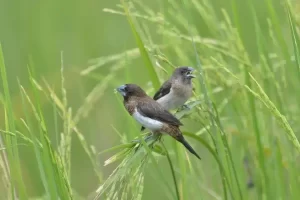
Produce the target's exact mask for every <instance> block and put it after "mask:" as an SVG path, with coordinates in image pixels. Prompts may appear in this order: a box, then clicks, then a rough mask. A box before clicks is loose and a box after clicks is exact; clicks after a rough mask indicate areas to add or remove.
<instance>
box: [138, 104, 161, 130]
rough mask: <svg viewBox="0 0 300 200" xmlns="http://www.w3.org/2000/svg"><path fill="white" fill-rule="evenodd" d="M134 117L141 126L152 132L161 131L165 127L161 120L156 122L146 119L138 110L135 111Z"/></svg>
mask: <svg viewBox="0 0 300 200" xmlns="http://www.w3.org/2000/svg"><path fill="white" fill-rule="evenodd" d="M132 116H133V117H134V119H135V120H136V121H137V122H139V123H140V124H141V125H143V126H144V127H146V128H148V129H150V130H152V131H156V130H159V129H161V128H162V127H163V125H164V124H163V123H162V122H161V121H159V120H155V119H152V118H150V117H146V116H144V115H142V114H141V113H139V112H138V110H137V109H135V110H134V112H133V114H132Z"/></svg>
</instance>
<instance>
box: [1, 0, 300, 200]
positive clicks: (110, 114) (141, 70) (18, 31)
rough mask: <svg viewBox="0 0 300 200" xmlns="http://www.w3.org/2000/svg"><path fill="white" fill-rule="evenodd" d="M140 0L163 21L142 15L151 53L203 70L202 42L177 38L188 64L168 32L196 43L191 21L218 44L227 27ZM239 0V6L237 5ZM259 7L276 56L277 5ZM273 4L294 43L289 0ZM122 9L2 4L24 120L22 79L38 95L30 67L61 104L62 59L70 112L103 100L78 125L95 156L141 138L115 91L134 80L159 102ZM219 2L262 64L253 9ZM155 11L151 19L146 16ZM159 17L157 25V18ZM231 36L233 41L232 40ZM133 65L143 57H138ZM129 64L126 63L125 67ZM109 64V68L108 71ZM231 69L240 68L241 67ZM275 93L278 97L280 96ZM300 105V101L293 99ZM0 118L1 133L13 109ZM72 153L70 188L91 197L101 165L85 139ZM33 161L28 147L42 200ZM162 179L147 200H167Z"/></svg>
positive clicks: (105, 1)
mask: <svg viewBox="0 0 300 200" xmlns="http://www.w3.org/2000/svg"><path fill="white" fill-rule="evenodd" d="M139 2H140V3H135V5H136V7H135V9H134V11H135V12H136V13H139V14H141V15H148V16H149V15H152V17H153V16H155V15H156V16H157V21H156V22H155V20H154V22H151V20H150V21H149V20H147V19H143V18H139V17H138V18H136V19H135V20H136V21H137V22H139V23H140V26H141V27H140V28H141V29H142V30H143V33H144V34H142V36H143V37H142V38H143V39H145V40H147V42H148V45H151V43H152V44H158V45H161V46H164V45H166V46H167V47H166V48H164V47H161V48H160V50H159V52H158V54H160V53H161V54H165V55H166V57H167V59H168V60H169V61H170V62H172V63H173V64H174V65H176V66H179V65H188V66H196V65H197V62H196V59H195V53H194V50H193V44H192V42H191V41H189V42H185V43H183V42H182V43H181V42H180V39H178V40H177V39H176V41H175V42H174V43H176V46H177V47H178V46H180V45H182V46H183V50H182V52H180V56H178V55H177V54H178V52H176V51H172V50H169V49H172V44H173V41H172V38H173V37H169V36H166V35H164V34H161V31H164V27H166V30H167V29H168V30H172V29H171V28H174V30H176V31H177V32H181V33H183V34H185V35H189V34H190V33H189V32H188V30H187V28H186V27H184V26H183V25H182V24H179V22H178V21H180V20H178V19H177V17H182V16H186V19H185V20H184V21H186V22H188V23H190V24H192V25H191V29H192V31H191V32H192V33H195V32H197V36H200V37H201V38H211V39H212V40H213V39H214V37H215V32H214V31H215V30H216V29H215V28H212V27H218V26H223V25H224V24H221V23H220V24H210V22H211V21H209V20H207V18H206V17H207V16H204V15H203V14H199V10H198V8H196V7H194V6H191V7H190V9H188V13H187V10H186V9H184V6H182V7H180V6H179V7H178V5H180V4H181V3H177V4H176V5H175V3H174V1H172V2H171V1H166V0H155V1H149V0H141V1H139ZM193 2H195V1H193ZM206 2H207V1H206ZM232 2H235V3H234V4H233V3H232ZM251 2H252V3H253V5H254V7H255V11H256V14H257V15H256V19H255V20H257V22H258V24H259V25H260V27H261V32H262V35H265V36H266V37H265V38H264V42H265V44H267V45H268V44H269V46H270V49H268V50H270V51H269V53H272V50H271V49H272V48H271V47H272V45H273V44H271V40H272V39H270V37H269V31H270V28H269V25H268V21H267V20H266V19H267V18H268V17H270V14H269V12H268V4H267V3H266V2H268V1H261V0H252V1H251ZM270 2H272V6H273V8H274V11H275V12H276V15H277V18H278V20H279V21H278V23H279V27H280V28H281V32H282V33H283V35H284V37H285V38H290V28H289V24H288V21H287V17H286V12H285V9H284V6H283V2H282V1H280V0H273V1H270ZM118 4H120V2H119V1H117V0H85V1H80V0H73V1H58V0H53V1H41V2H37V1H33V0H27V1H15V0H13V1H4V0H1V1H0V26H1V28H0V42H1V45H2V50H3V54H4V58H5V65H6V69H7V74H8V82H9V88H10V92H11V96H12V104H13V109H14V113H15V117H16V118H22V117H24V111H23V109H22V105H21V103H20V102H21V94H20V89H19V83H18V79H19V82H20V83H21V84H22V85H23V87H24V88H25V89H26V90H27V92H28V93H29V94H31V92H32V91H31V87H30V83H29V79H28V70H27V66H28V65H29V64H31V65H32V66H34V68H35V72H36V79H37V81H38V82H39V83H41V84H43V80H44V79H45V80H47V82H48V83H49V85H50V86H51V87H52V88H53V89H54V90H55V91H56V92H57V93H58V96H61V94H60V87H61V62H62V54H63V65H64V77H65V88H66V90H67V97H68V105H69V106H70V107H71V108H72V111H73V113H76V111H77V110H78V109H79V108H80V107H81V106H82V105H85V101H86V97H87V96H88V95H89V94H90V93H91V91H93V90H94V89H95V88H96V89H95V92H96V93H95V94H93V97H94V98H93V100H92V101H91V102H89V103H87V105H90V106H87V107H84V108H85V109H86V110H84V112H86V113H84V114H83V115H82V116H81V117H80V120H79V123H78V128H79V129H80V131H81V133H83V135H84V137H85V140H86V142H87V144H88V145H89V146H93V147H94V148H95V151H96V152H100V151H102V150H104V149H107V148H110V147H112V146H114V145H118V144H120V143H121V138H120V137H119V135H118V134H117V133H116V131H115V129H117V130H119V131H120V132H121V134H125V135H126V134H127V135H128V137H129V138H133V136H134V135H132V133H131V135H130V134H129V133H128V132H130V130H129V129H128V126H127V123H128V122H129V121H128V116H127V114H126V113H125V112H124V110H123V109H122V107H121V106H120V98H118V96H117V95H116V94H115V93H114V88H115V87H116V86H118V85H120V84H123V83H126V82H135V83H137V84H139V85H141V86H142V87H143V88H147V89H148V90H147V91H148V92H149V94H153V92H154V91H153V90H152V89H151V86H150V83H149V82H150V81H149V79H150V77H149V75H148V71H147V69H146V68H145V63H144V62H143V60H142V58H141V57H140V56H139V53H138V50H137V49H136V48H137V44H136V42H135V39H134V37H133V34H132V31H131V30H130V26H129V24H128V21H127V19H126V16H123V15H119V14H114V13H111V12H109V10H108V9H114V10H119V11H120V12H123V11H122V8H120V6H118ZM210 4H211V5H213V8H214V9H215V13H214V14H215V17H216V18H218V19H219V20H220V21H223V22H224V21H226V20H227V19H226V18H225V17H224V11H226V13H227V14H228V17H229V19H230V20H231V21H232V23H233V24H235V23H237V21H236V18H235V15H238V24H239V25H238V26H239V27H238V29H239V30H240V32H239V33H240V37H241V38H240V39H241V40H242V41H243V44H244V47H245V51H246V52H247V55H248V56H249V59H250V60H251V61H252V62H253V63H257V62H258V61H259V58H260V52H258V50H257V48H258V47H257V43H256V42H255V41H256V39H257V36H256V34H255V25H254V23H253V21H254V17H253V12H252V11H251V9H250V7H249V5H248V1H229V0H228V1H219V0H211V1H210ZM292 4H293V5H294V9H295V10H296V11H297V6H299V5H298V2H296V1H294V2H292ZM142 5H144V6H146V7H147V9H145V8H143V9H142ZM182 5H185V3H184V2H182ZM192 5H194V4H192ZM204 9H205V8H204ZM223 9H224V10H223ZM147 10H148V11H149V13H147ZM235 10H236V11H237V13H236V12H235ZM150 11H152V12H153V13H151V12H150ZM298 11H299V9H298ZM176 12H178V13H179V14H178V16H176ZM207 12H209V11H207ZM160 15H164V18H165V19H166V21H168V22H169V23H166V22H160V21H159V19H158V18H159V17H160ZM188 15H189V16H188ZM153 19H155V18H154V17H153ZM164 23H165V24H164ZM158 24H159V25H158ZM187 26H188V24H187ZM233 26H235V25H233ZM176 31H174V32H176ZM224 37H227V36H226V35H224ZM219 39H220V38H219ZM174 40H175V39H174ZM230 40H232V41H233V42H232V45H234V44H233V43H234V40H235V36H232V38H230V39H228V41H226V42H225V41H224V43H226V44H227V45H229V46H230V45H231V44H230ZM220 42H223V41H220ZM287 45H288V50H289V51H292V50H293V46H292V43H289V42H287ZM200 47H201V48H199V49H198V53H199V55H200V58H201V56H202V55H204V52H205V51H206V49H205V48H206V47H205V45H204V46H201V44H200ZM132 49H134V50H133V51H134V52H133V53H132V54H130V55H127V56H128V57H129V58H128V57H127V56H121V57H120V58H118V59H115V60H114V58H113V57H112V56H113V55H120V54H121V55H122V53H123V52H125V51H128V50H132ZM152 50H153V49H152ZM268 50H267V51H268ZM154 51H156V50H154ZM207 51H209V53H210V54H211V55H214V50H213V49H211V48H208V50H207ZM155 53H157V51H156V52H150V54H149V55H150V57H151V59H152V61H153V63H155V62H156V61H157V60H156V59H155V57H154V54H155ZM206 53H207V52H206ZM291 55H292V53H291ZM132 57H136V58H134V59H131V58H132ZM110 58H112V61H108V60H109V59H110ZM97 59H98V60H97ZM122 60H123V61H124V63H121V61H122ZM101 62H103V64H102V63H101ZM228 63H232V64H233V65H238V64H237V63H236V62H228ZM97 64H98V65H97ZM205 64H207V62H206V63H205V62H204V65H205ZM160 65H161V66H162V67H164V68H165V69H166V71H167V73H165V72H164V70H162V69H161V68H160V67H159V66H157V65H155V66H156V69H157V72H158V74H159V75H160V77H161V78H162V79H164V78H166V77H167V76H168V74H170V72H171V71H172V68H171V67H170V66H168V65H167V64H165V63H163V62H161V63H160ZM91 66H96V67H95V69H94V70H92V72H90V73H89V74H87V75H83V72H84V70H86V69H90V67H91ZM97 66H99V67H97ZM118 66H119V68H118ZM206 66H207V67H208V68H213V67H214V66H213V64H211V65H209V64H207V65H206ZM128 69H130V70H128ZM232 69H233V71H234V72H237V73H238V70H237V68H234V67H233V68H232ZM283 71H284V70H283ZM209 73H210V72H208V74H209ZM227 76H228V75H227ZM222 78H224V77H222ZM225 79H226V77H225ZM279 79H280V78H279ZM262 80H263V79H262ZM1 84H2V83H1ZM195 85H196V87H197V93H198V94H200V93H201V89H200V87H199V83H198V82H197V81H196V82H195ZM217 85H218V80H216V82H215V83H213V81H212V82H211V87H214V86H217ZM291 93H292V91H291ZM269 94H270V95H271V96H273V94H272V93H269ZM225 97H226V94H224V93H223V94H220V96H219V98H220V99H219V100H220V101H219V102H222V98H225ZM215 98H216V97H215ZM293 98H294V97H291V99H293ZM40 101H41V105H42V109H43V111H44V115H45V119H46V122H47V124H48V129H49V133H50V135H49V137H50V139H51V141H52V142H53V146H54V147H57V146H58V144H57V143H56V139H55V134H54V132H55V130H54V129H55V128H54V126H53V123H54V119H53V104H52V103H51V102H50V101H49V99H47V98H46V97H45V96H42V95H41V99H40ZM291 101H292V102H294V100H291ZM0 113H1V115H0V117H1V118H0V127H2V128H3V127H4V110H3V108H2V107H1V108H0ZM29 115H30V116H31V115H33V113H32V112H31V113H30V112H29ZM224 115H225V116H227V117H230V116H231V114H230V109H228V110H227V111H226V112H225V114H224ZM243 115H247V113H246V112H241V113H240V116H243ZM32 117H33V116H32ZM184 121H185V123H186V124H188V126H189V127H188V128H186V129H188V130H190V131H197V130H198V129H199V128H201V127H202V126H201V125H199V124H197V122H195V121H190V120H188V119H185V120H184ZM229 121H230V123H228V124H226V122H225V127H226V128H228V130H229V129H230V128H231V129H234V130H233V131H232V132H234V131H236V132H239V134H243V133H241V132H248V131H247V130H243V131H241V130H236V129H237V126H235V125H234V123H233V122H232V120H230V119H229ZM233 121H234V120H233ZM232 124H233V125H232ZM58 127H59V128H60V129H61V128H62V122H61V121H60V120H58ZM263 130H267V132H268V133H270V132H271V129H270V130H269V129H268V128H264V129H263ZM51 133H53V134H51ZM251 133H253V132H252V130H249V133H244V134H251ZM261 134H263V133H261ZM233 137H234V136H233ZM167 141H168V140H167ZM238 141H239V140H238ZM171 146H172V145H171ZM266 146H268V145H266ZM196 148H197V149H198V150H199V151H201V150H203V151H202V152H203V155H204V158H206V156H205V155H207V154H208V153H207V152H206V150H204V149H202V147H201V146H198V147H196ZM235 148H236V149H235ZM235 148H234V149H233V150H238V146H236V147H235ZM265 151H266V155H268V152H269V151H272V150H270V149H269V148H267V147H266V149H265ZM71 152H72V157H71V160H72V162H71V163H72V165H71V166H72V167H71V172H72V175H71V177H72V178H71V185H72V188H73V189H74V190H76V191H77V193H78V194H79V195H81V196H83V197H86V196H88V195H89V194H90V193H91V192H93V191H94V190H95V189H97V187H98V186H99V182H98V179H97V177H96V176H95V173H94V170H93V166H92V164H91V163H90V161H89V158H88V157H87V156H86V153H85V151H84V149H83V147H82V145H81V143H80V142H79V140H78V138H77V137H76V136H74V137H72V151H71ZM32 155H33V150H32V149H30V148H28V147H26V145H25V146H20V158H21V168H22V172H23V175H24V181H25V183H26V187H27V189H28V193H29V195H30V196H41V195H43V193H44V189H43V186H42V184H41V181H40V179H39V177H38V176H36V172H37V170H38V169H37V165H36V161H35V158H34V157H33V156H32ZM110 155H112V154H111V153H108V154H101V155H99V156H96V157H95V160H97V163H98V164H99V168H100V169H101V171H102V175H103V179H106V178H107V177H108V175H109V174H110V173H111V172H112V170H113V169H114V168H115V167H116V164H113V165H109V166H107V167H103V163H104V161H105V160H106V159H107V158H109V156H110ZM207 157H209V156H207ZM241 162H242V161H241ZM205 163H206V164H207V165H213V164H212V163H213V162H210V161H208V162H207V161H203V165H205ZM162 167H165V169H164V170H169V168H168V167H167V163H166V162H165V161H162ZM203 169H204V170H205V169H206V170H209V169H210V166H207V167H205V166H204V167H203ZM153 173H155V172H153V171H152V172H151V169H147V170H146V182H145V193H144V194H145V195H144V197H145V198H144V199H153V198H152V197H153V194H155V196H156V197H157V199H164V198H165V196H164V194H163V192H162V191H160V189H157V188H156V185H155V181H156V179H155V178H153V176H152V175H153ZM214 173H217V171H213V172H212V173H211V174H214ZM170 182H171V177H170ZM0 191H1V189H0ZM157 191H160V192H161V193H160V192H157Z"/></svg>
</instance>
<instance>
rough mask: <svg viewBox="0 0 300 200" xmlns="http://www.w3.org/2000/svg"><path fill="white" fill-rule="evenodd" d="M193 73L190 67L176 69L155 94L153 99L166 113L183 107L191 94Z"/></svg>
mask: <svg viewBox="0 0 300 200" xmlns="http://www.w3.org/2000/svg"><path fill="white" fill-rule="evenodd" d="M193 71H194V68H192V67H178V68H176V69H175V70H174V72H173V74H172V76H171V77H170V78H169V79H168V80H167V81H165V82H164V83H163V84H162V86H161V87H160V88H159V90H158V91H157V92H156V93H155V95H154V97H153V99H154V100H156V101H157V102H158V103H159V104H160V105H162V107H163V108H164V109H166V110H168V111H169V110H173V109H177V108H179V107H181V106H185V105H184V103H185V102H186V101H187V100H188V99H189V98H190V97H191V96H192V94H193V85H192V78H195V76H194V75H193V74H192V73H193ZM144 129H145V128H144V127H142V128H141V130H144Z"/></svg>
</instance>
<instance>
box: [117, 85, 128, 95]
mask: <svg viewBox="0 0 300 200" xmlns="http://www.w3.org/2000/svg"><path fill="white" fill-rule="evenodd" d="M125 88H126V85H121V86H119V87H117V88H116V90H117V91H118V92H119V93H120V94H121V95H122V96H124V97H125V96H126V92H125Z"/></svg>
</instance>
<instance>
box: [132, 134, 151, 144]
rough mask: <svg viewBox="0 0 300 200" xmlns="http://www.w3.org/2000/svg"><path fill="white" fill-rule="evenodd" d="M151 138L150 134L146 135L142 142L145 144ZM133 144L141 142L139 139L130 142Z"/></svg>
mask: <svg viewBox="0 0 300 200" xmlns="http://www.w3.org/2000/svg"><path fill="white" fill-rule="evenodd" d="M151 137H152V133H150V134H148V135H146V137H144V138H143V140H144V141H145V142H146V143H147V142H148V140H149V139H151ZM132 142H133V143H141V140H140V139H135V140H132Z"/></svg>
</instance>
